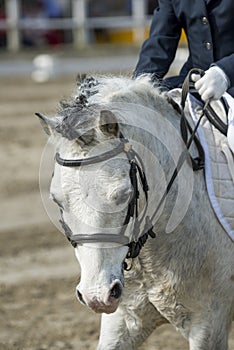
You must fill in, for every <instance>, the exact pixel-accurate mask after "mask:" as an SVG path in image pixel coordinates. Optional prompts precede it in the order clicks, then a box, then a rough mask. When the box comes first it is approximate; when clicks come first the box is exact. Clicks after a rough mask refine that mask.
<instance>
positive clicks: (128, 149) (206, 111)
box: [55, 69, 226, 269]
mask: <svg viewBox="0 0 234 350" xmlns="http://www.w3.org/2000/svg"><path fill="white" fill-rule="evenodd" d="M197 72H198V73H201V74H203V72H202V71H201V70H198V69H193V70H191V71H190V72H189V74H188V76H187V77H186V79H185V82H184V84H183V87H182V98H181V106H179V105H177V104H176V103H175V102H174V101H173V100H172V99H170V98H168V102H170V103H171V104H172V105H173V107H174V108H175V109H176V110H177V111H178V112H179V113H180V115H181V135H182V138H183V140H184V143H185V146H186V147H185V149H184V151H183V152H182V153H181V155H180V157H179V160H178V162H177V165H176V167H175V169H174V172H173V173H172V176H171V178H170V181H169V182H168V185H167V187H166V189H165V191H164V193H163V195H162V197H161V199H160V201H159V203H158V205H157V207H156V209H155V211H154V213H153V215H152V216H151V218H149V216H147V215H146V213H147V208H148V191H149V188H148V183H147V179H146V175H145V171H144V164H143V162H142V159H141V158H140V156H139V154H138V153H137V152H136V151H134V150H133V148H132V145H131V144H130V143H129V141H128V140H127V139H126V138H125V137H124V136H123V135H122V134H120V137H119V143H118V145H117V146H116V147H115V148H113V149H112V150H110V151H107V152H104V153H102V154H100V155H97V156H92V157H89V158H84V159H63V158H61V157H60V155H59V153H56V156H55V159H56V162H57V163H58V164H59V165H61V166H65V167H82V166H87V165H91V164H95V163H99V162H102V161H105V160H108V159H111V158H113V157H114V156H116V155H118V154H120V153H122V152H124V153H125V154H126V155H127V158H128V161H129V164H130V171H129V176H130V180H131V184H132V187H133V195H132V198H131V200H130V202H129V204H128V209H127V214H126V217H125V220H124V223H123V226H122V229H121V231H120V233H119V234H118V235H116V234H107V233H94V234H91V235H89V234H75V235H73V233H72V231H71V230H70V228H69V226H68V225H67V224H66V223H65V221H64V220H63V216H62V219H61V221H60V222H61V225H62V227H63V229H64V232H65V235H66V237H67V239H68V240H69V242H70V243H71V244H72V246H73V247H76V246H77V245H79V244H83V243H100V242H108V243H118V244H121V245H125V246H128V253H127V255H126V258H127V259H128V258H135V257H137V256H138V255H139V253H140V250H141V248H142V247H143V245H144V244H145V242H146V241H147V239H148V237H149V236H150V237H151V238H155V237H156V234H155V233H154V232H153V220H154V218H155V216H156V214H157V213H158V211H159V208H160V207H161V205H162V204H163V202H164V200H165V198H166V196H167V194H168V193H169V191H170V189H171V187H172V185H173V183H174V181H175V179H176V177H177V175H178V173H179V171H180V169H181V168H182V165H183V164H184V161H185V159H186V157H187V153H188V150H189V148H190V146H191V144H192V142H194V143H195V145H196V147H197V150H198V153H199V156H198V157H197V158H192V157H191V156H190V158H191V162H192V167H193V170H194V171H197V170H201V169H203V168H204V151H203V148H202V146H201V144H200V141H199V140H198V138H197V137H196V131H197V129H198V126H199V125H200V122H201V119H202V118H203V116H204V115H206V116H207V118H208V119H209V120H210V121H211V122H212V121H213V124H214V125H215V126H216V127H217V125H218V126H220V125H221V122H220V120H219V118H218V116H216V115H215V113H214V112H213V110H212V108H211V107H210V105H209V103H208V102H207V103H206V104H205V105H204V106H203V110H202V115H201V116H200V118H199V120H198V122H197V124H196V125H195V127H194V129H192V127H191V126H190V125H189V123H188V122H187V120H186V118H185V114H184V107H185V101H186V98H187V94H188V92H190V86H189V81H190V76H191V74H192V73H197ZM214 121H215V123H216V124H215V123H214ZM219 130H220V131H221V132H223V133H224V134H225V132H226V129H225V126H224V125H221V127H220V128H219ZM188 132H189V133H190V138H188ZM137 174H138V175H137ZM138 179H140V182H141V186H142V189H143V192H144V195H145V207H144V210H143V213H142V215H141V218H140V219H138V216H139V212H138V200H139V184H138ZM61 214H62V212H61ZM131 218H134V227H133V234H134V237H135V239H133V240H132V241H130V242H129V238H128V237H126V236H125V235H124V233H125V231H126V228H127V226H128V224H129V222H130V220H131ZM143 221H144V228H143V232H142V233H141V232H140V227H141V224H142V223H143ZM124 268H125V269H127V267H126V264H125V265H124Z"/></svg>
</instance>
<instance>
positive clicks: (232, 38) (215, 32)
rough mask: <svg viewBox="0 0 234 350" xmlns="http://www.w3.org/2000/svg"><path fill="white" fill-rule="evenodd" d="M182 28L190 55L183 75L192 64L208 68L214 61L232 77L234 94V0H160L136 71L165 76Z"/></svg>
mask: <svg viewBox="0 0 234 350" xmlns="http://www.w3.org/2000/svg"><path fill="white" fill-rule="evenodd" d="M182 28H183V29H184V30H185V33H186V35H187V40H188V48H189V57H188V60H187V62H186V63H185V64H184V66H183V67H182V69H181V72H180V77H181V79H182V80H183V79H184V77H185V76H186V74H187V73H188V71H189V70H190V69H191V68H201V69H204V70H206V69H208V68H209V67H210V65H211V64H213V63H215V64H216V65H217V66H219V67H220V68H222V69H223V71H224V72H225V73H226V75H227V77H228V78H229V81H230V87H233V89H230V90H229V92H231V93H232V92H233V93H232V95H233V94H234V0H159V1H158V7H157V8H156V10H155V11H154V15H153V19H152V24H151V29H150V36H149V38H148V39H147V40H146V41H145V42H144V44H143V46H142V49H141V53H140V57H139V61H138V63H137V66H136V69H135V72H134V75H135V76H137V75H140V74H142V73H155V75H156V76H157V77H158V78H163V77H164V76H165V74H166V73H167V72H168V70H169V67H170V65H171V63H172V61H173V60H174V57H175V54H176V50H177V46H178V42H179V39H180V35H181V30H182ZM231 90H233V91H231Z"/></svg>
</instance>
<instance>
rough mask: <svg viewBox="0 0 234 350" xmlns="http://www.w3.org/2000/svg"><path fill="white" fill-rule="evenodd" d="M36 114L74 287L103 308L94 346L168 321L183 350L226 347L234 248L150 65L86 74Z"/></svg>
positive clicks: (142, 335) (119, 345)
mask: <svg viewBox="0 0 234 350" xmlns="http://www.w3.org/2000/svg"><path fill="white" fill-rule="evenodd" d="M37 115H38V117H39V118H40V121H41V124H42V126H43V128H44V130H45V131H46V133H47V134H48V135H49V136H50V140H51V142H52V143H53V145H54V147H55V153H56V157H55V159H56V161H55V166H54V175H53V177H52V181H51V186H50V194H51V197H52V199H53V200H54V201H55V202H56V204H57V205H58V206H59V208H60V212H61V224H62V228H63V229H64V232H65V234H66V236H67V238H68V239H69V241H70V242H71V243H72V245H73V247H74V249H75V255H76V257H77V259H78V262H79V264H80V268H81V277H80V282H79V284H78V285H77V287H76V295H77V298H78V300H79V301H80V302H81V303H82V304H84V305H85V306H86V307H88V308H90V309H92V310H93V311H94V312H96V313H102V321H101V330H100V338H99V343H98V346H97V349H98V350H107V349H108V350H112V349H113V350H114V349H115V350H117V349H118V350H125V349H128V350H133V349H137V348H138V347H139V346H141V345H142V344H143V342H144V341H145V339H146V338H147V337H148V336H149V335H150V334H151V332H152V331H153V330H154V329H155V328H157V327H159V326H160V325H162V324H164V323H170V324H172V325H173V326H174V327H176V329H177V330H178V331H179V332H180V333H181V335H182V336H183V337H185V338H186V339H187V341H188V342H189V349H190V350H227V349H228V333H229V330H230V327H231V323H232V319H233V314H234V247H233V244H232V242H231V240H230V238H229V237H228V236H227V235H226V233H225V231H224V229H223V227H222V226H221V225H220V223H219V222H218V220H217V218H216V216H215V213H214V211H213V209H212V207H211V204H210V201H209V197H208V194H207V190H206V184H205V180H204V171H203V170H198V171H196V172H194V171H193V169H192V165H191V160H190V159H191V156H190V154H189V152H188V150H187V149H186V148H185V144H184V141H183V139H182V138H181V134H180V115H179V113H178V111H177V110H176V109H175V108H174V107H173V106H172V104H171V103H170V101H169V100H168V96H167V94H166V93H164V92H162V91H160V89H159V88H157V87H155V86H153V83H152V82H151V79H150V76H148V75H145V76H141V77H139V78H137V79H135V80H132V79H130V78H128V77H121V76H119V77H117V76H110V77H108V76H100V77H95V78H93V77H91V78H86V79H84V80H83V82H81V84H80V85H79V86H78V88H77V89H75V92H74V95H73V96H72V97H71V99H69V100H67V101H63V102H62V103H61V106H60V108H59V110H58V112H57V114H56V115H55V116H54V117H52V118H49V117H46V116H44V115H42V114H40V113H37ZM190 152H191V153H192V154H195V153H196V147H195V146H194V145H193V146H192V147H191V151H190ZM181 154H185V157H184V159H183V162H182V165H181V167H180V169H179V170H178V169H177V166H178V162H179V159H180V156H181ZM173 174H175V176H173ZM172 179H173V181H172ZM169 183H170V186H168V184H169Z"/></svg>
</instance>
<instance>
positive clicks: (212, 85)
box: [191, 66, 229, 102]
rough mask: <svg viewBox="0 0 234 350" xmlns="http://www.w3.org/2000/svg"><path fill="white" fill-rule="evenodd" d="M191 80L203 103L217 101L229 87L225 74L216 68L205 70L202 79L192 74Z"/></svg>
mask: <svg viewBox="0 0 234 350" xmlns="http://www.w3.org/2000/svg"><path fill="white" fill-rule="evenodd" d="M191 79H192V80H193V81H194V82H195V89H196V90H197V91H198V92H199V94H200V95H201V98H202V100H203V101H205V102H206V101H208V100H212V99H213V100H219V99H220V97H221V96H222V95H223V94H224V92H225V91H226V90H227V89H228V86H229V82H228V78H227V76H226V74H225V73H224V71H223V70H222V69H221V68H219V67H218V66H212V67H211V68H209V69H208V70H206V71H205V75H203V77H201V76H200V75H199V74H192V75H191Z"/></svg>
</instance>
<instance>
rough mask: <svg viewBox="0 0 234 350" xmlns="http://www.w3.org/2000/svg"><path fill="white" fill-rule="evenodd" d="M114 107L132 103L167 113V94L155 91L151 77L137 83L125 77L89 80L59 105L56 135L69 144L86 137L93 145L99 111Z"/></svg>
mask: <svg viewBox="0 0 234 350" xmlns="http://www.w3.org/2000/svg"><path fill="white" fill-rule="evenodd" d="M113 103H131V104H136V105H142V106H147V108H150V109H152V110H158V111H159V112H161V113H162V114H165V113H168V102H167V100H166V98H165V94H164V93H162V92H160V90H159V89H158V88H157V87H155V83H154V84H153V82H152V81H151V78H150V75H145V76H142V77H140V78H138V79H136V80H132V79H130V78H126V77H103V76H101V77H99V78H94V77H87V78H84V79H83V80H82V81H81V82H80V85H78V87H77V89H76V91H75V95H74V96H73V97H72V98H71V99H70V100H65V101H64V100H63V101H61V102H60V109H59V116H60V118H61V119H60V123H59V125H58V126H57V127H56V131H57V132H58V133H60V134H61V135H62V136H63V137H65V138H67V139H69V140H73V139H79V138H82V135H85V137H86V142H88V141H90V142H91V139H92V137H93V133H94V131H93V130H94V129H95V128H96V127H97V125H98V117H99V115H100V111H101V110H108V109H111V105H112V104H113ZM136 118H137V115H136ZM87 137H88V138H90V140H87Z"/></svg>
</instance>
